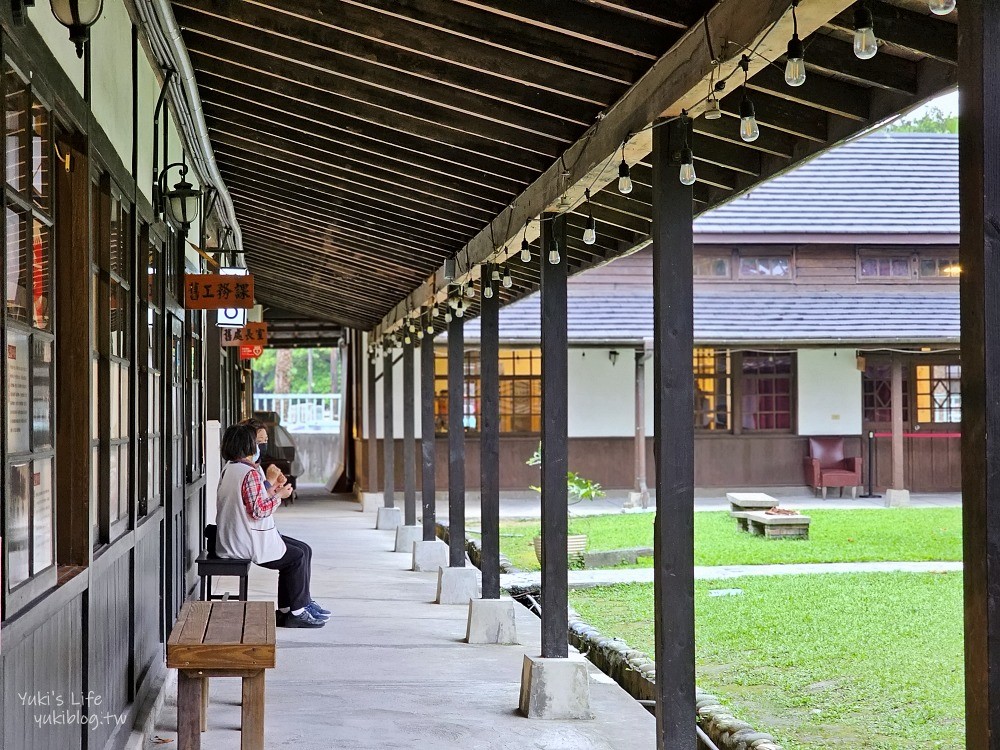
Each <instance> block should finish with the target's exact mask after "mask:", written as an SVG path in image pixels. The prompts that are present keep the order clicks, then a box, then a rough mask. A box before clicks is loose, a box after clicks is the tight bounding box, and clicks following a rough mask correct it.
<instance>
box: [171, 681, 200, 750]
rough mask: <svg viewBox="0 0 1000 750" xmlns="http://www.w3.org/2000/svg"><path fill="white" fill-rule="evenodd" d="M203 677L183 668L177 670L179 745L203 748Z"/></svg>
mask: <svg viewBox="0 0 1000 750" xmlns="http://www.w3.org/2000/svg"><path fill="white" fill-rule="evenodd" d="M201 689H202V682H201V677H199V676H198V675H196V674H189V673H188V672H187V671H185V670H183V669H181V670H179V671H178V672H177V747H178V750H200V748H201Z"/></svg>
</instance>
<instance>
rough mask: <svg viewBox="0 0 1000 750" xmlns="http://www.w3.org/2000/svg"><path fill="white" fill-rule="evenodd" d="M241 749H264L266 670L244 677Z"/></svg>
mask: <svg viewBox="0 0 1000 750" xmlns="http://www.w3.org/2000/svg"><path fill="white" fill-rule="evenodd" d="M241 718H242V724H243V728H242V732H241V733H240V750H264V670H263V669H261V670H259V671H258V672H257V673H256V674H253V675H251V676H249V677H244V678H243V708H242V716H241Z"/></svg>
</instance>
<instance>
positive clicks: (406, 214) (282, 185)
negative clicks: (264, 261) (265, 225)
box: [216, 153, 468, 245]
mask: <svg viewBox="0 0 1000 750" xmlns="http://www.w3.org/2000/svg"><path fill="white" fill-rule="evenodd" d="M216 156H217V161H218V162H219V166H220V169H221V170H222V174H223V178H224V179H225V181H226V183H227V184H228V183H229V180H233V179H235V180H237V181H240V182H251V183H254V184H257V183H261V182H263V183H264V184H265V185H266V186H274V188H275V189H276V190H277V191H279V192H280V194H282V195H283V196H284V197H285V199H286V200H287V201H289V202H294V201H297V200H304V201H307V202H308V203H309V204H311V205H319V206H329V207H331V208H332V209H334V210H341V209H348V208H349V209H351V210H352V212H353V213H355V214H357V213H362V214H364V216H365V218H366V219H367V220H368V221H375V222H379V223H382V224H386V225H389V226H393V227H399V228H400V229H402V230H404V231H407V232H410V233H411V234H420V235H423V234H426V233H428V232H430V233H433V234H436V235H438V236H440V237H441V238H442V239H443V240H445V241H446V243H447V244H449V245H451V244H455V245H461V244H462V242H463V241H464V238H465V237H467V236H468V233H467V231H465V230H460V229H456V228H454V227H452V226H450V225H448V224H445V223H435V222H434V221H432V220H431V219H430V217H428V216H427V215H426V214H423V213H414V212H410V211H406V210H404V209H401V208H400V207H399V206H395V205H393V204H390V203H387V202H385V201H380V200H372V199H370V198H366V197H363V196H359V195H357V194H356V193H355V192H354V191H352V190H343V189H341V188H339V187H337V186H335V185H320V186H313V185H312V184H311V183H310V182H309V181H307V180H299V179H297V178H296V177H294V176H292V175H287V174H284V173H277V172H275V171H273V170H263V171H261V170H259V169H258V168H257V167H256V166H255V165H254V164H253V162H252V160H246V161H241V160H239V159H236V158H234V159H229V158H227V157H224V155H223V154H221V153H217V154H216Z"/></svg>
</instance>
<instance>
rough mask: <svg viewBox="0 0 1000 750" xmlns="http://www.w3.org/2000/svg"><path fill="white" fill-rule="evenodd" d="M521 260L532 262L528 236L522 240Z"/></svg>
mask: <svg viewBox="0 0 1000 750" xmlns="http://www.w3.org/2000/svg"><path fill="white" fill-rule="evenodd" d="M521 262H522V263H530V262H531V245H529V244H528V238H527V237H525V238H524V239H522V240H521Z"/></svg>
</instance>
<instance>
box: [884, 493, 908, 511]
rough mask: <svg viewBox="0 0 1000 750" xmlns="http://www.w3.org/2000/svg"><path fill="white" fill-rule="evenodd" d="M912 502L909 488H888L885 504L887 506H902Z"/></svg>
mask: <svg viewBox="0 0 1000 750" xmlns="http://www.w3.org/2000/svg"><path fill="white" fill-rule="evenodd" d="M909 504H910V491H909V490H886V491H885V506H886V507H887V508H902V507H903V506H906V505H909Z"/></svg>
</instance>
